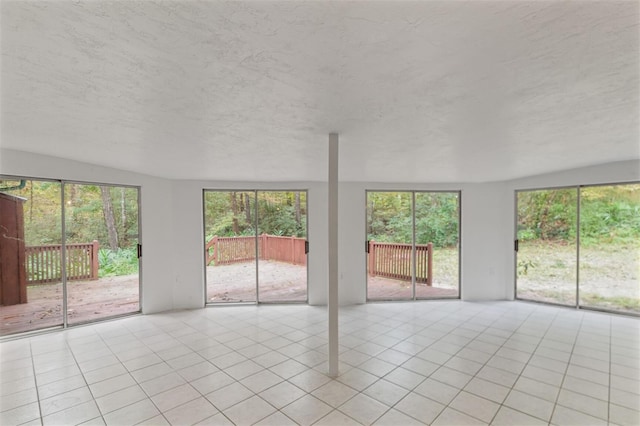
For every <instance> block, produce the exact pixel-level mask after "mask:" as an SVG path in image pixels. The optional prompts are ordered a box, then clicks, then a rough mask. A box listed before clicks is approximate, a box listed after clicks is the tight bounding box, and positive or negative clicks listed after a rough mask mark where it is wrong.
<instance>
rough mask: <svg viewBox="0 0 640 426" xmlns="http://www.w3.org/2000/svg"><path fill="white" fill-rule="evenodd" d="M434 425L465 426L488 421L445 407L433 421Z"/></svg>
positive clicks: (482, 423)
mask: <svg viewBox="0 0 640 426" xmlns="http://www.w3.org/2000/svg"><path fill="white" fill-rule="evenodd" d="M431 424H432V425H433V426H451V425H456V426H465V425H480V426H481V425H487V424H488V423H484V422H481V421H480V420H478V419H476V418H474V417H471V416H468V415H466V414H464V413H461V412H460V411H456V410H454V409H452V408H449V407H447V408H445V409H444V411H443V412H442V413H440V415H439V416H438V418H437V419H436V420H435V421H434V422H433V423H431Z"/></svg>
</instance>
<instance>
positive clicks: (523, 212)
mask: <svg viewBox="0 0 640 426" xmlns="http://www.w3.org/2000/svg"><path fill="white" fill-rule="evenodd" d="M577 199H578V198H577V190H576V189H575V188H574V189H550V190H540V191H525V192H520V193H518V239H519V240H521V241H531V240H550V241H566V242H572V241H575V238H576V235H577V232H576V225H577V220H578V219H577V217H578V215H577ZM639 238H640V185H639V184H628V185H603V186H594V187H586V188H580V241H581V244H582V245H584V246H591V245H595V244H603V243H612V242H616V243H620V244H627V243H632V242H633V241H637V240H638V239H639Z"/></svg>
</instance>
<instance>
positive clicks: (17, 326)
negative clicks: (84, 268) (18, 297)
mask: <svg viewBox="0 0 640 426" xmlns="http://www.w3.org/2000/svg"><path fill="white" fill-rule="evenodd" d="M67 292H68V308H67V318H68V321H69V323H70V324H73V323H81V322H86V321H91V320H96V319H100V318H107V317H111V316H115V315H121V314H126V313H131V312H137V311H138V310H139V309H140V304H139V297H138V294H139V285H138V275H125V276H119V277H104V278H100V279H98V280H95V281H72V282H70V283H68V284H67ZM27 301H28V302H27V303H22V304H19V305H11V306H1V307H0V320H1V321H2V323H0V335H3V336H4V335H7V334H12V333H18V332H22V331H28V330H35V329H41V328H46V327H54V326H57V325H60V324H62V283H54V284H39V285H33V286H28V287H27Z"/></svg>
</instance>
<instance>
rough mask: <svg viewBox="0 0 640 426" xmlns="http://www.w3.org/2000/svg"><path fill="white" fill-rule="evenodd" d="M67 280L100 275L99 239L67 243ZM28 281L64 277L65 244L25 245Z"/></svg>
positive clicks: (55, 279)
mask: <svg viewBox="0 0 640 426" xmlns="http://www.w3.org/2000/svg"><path fill="white" fill-rule="evenodd" d="M66 248H67V253H66V260H67V261H66V269H67V280H69V281H74V280H97V279H98V269H99V263H98V249H99V248H100V244H99V243H98V241H93V242H92V243H82V244H67V245H66ZM25 254H26V255H25V257H26V267H27V282H28V283H29V284H40V283H52V282H60V281H62V245H59V244H56V245H46V246H27V247H25Z"/></svg>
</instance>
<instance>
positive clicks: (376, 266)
mask: <svg viewBox="0 0 640 426" xmlns="http://www.w3.org/2000/svg"><path fill="white" fill-rule="evenodd" d="M411 257H412V256H411V244H400V243H378V242H375V241H369V258H368V270H369V274H370V275H373V276H380V277H386V278H393V279H397V280H408V281H410V280H411V276H412V275H413V273H412V271H411ZM432 271H433V244H432V243H429V244H416V282H417V283H425V284H427V285H429V286H430V285H431V284H432V283H433V272H432Z"/></svg>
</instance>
